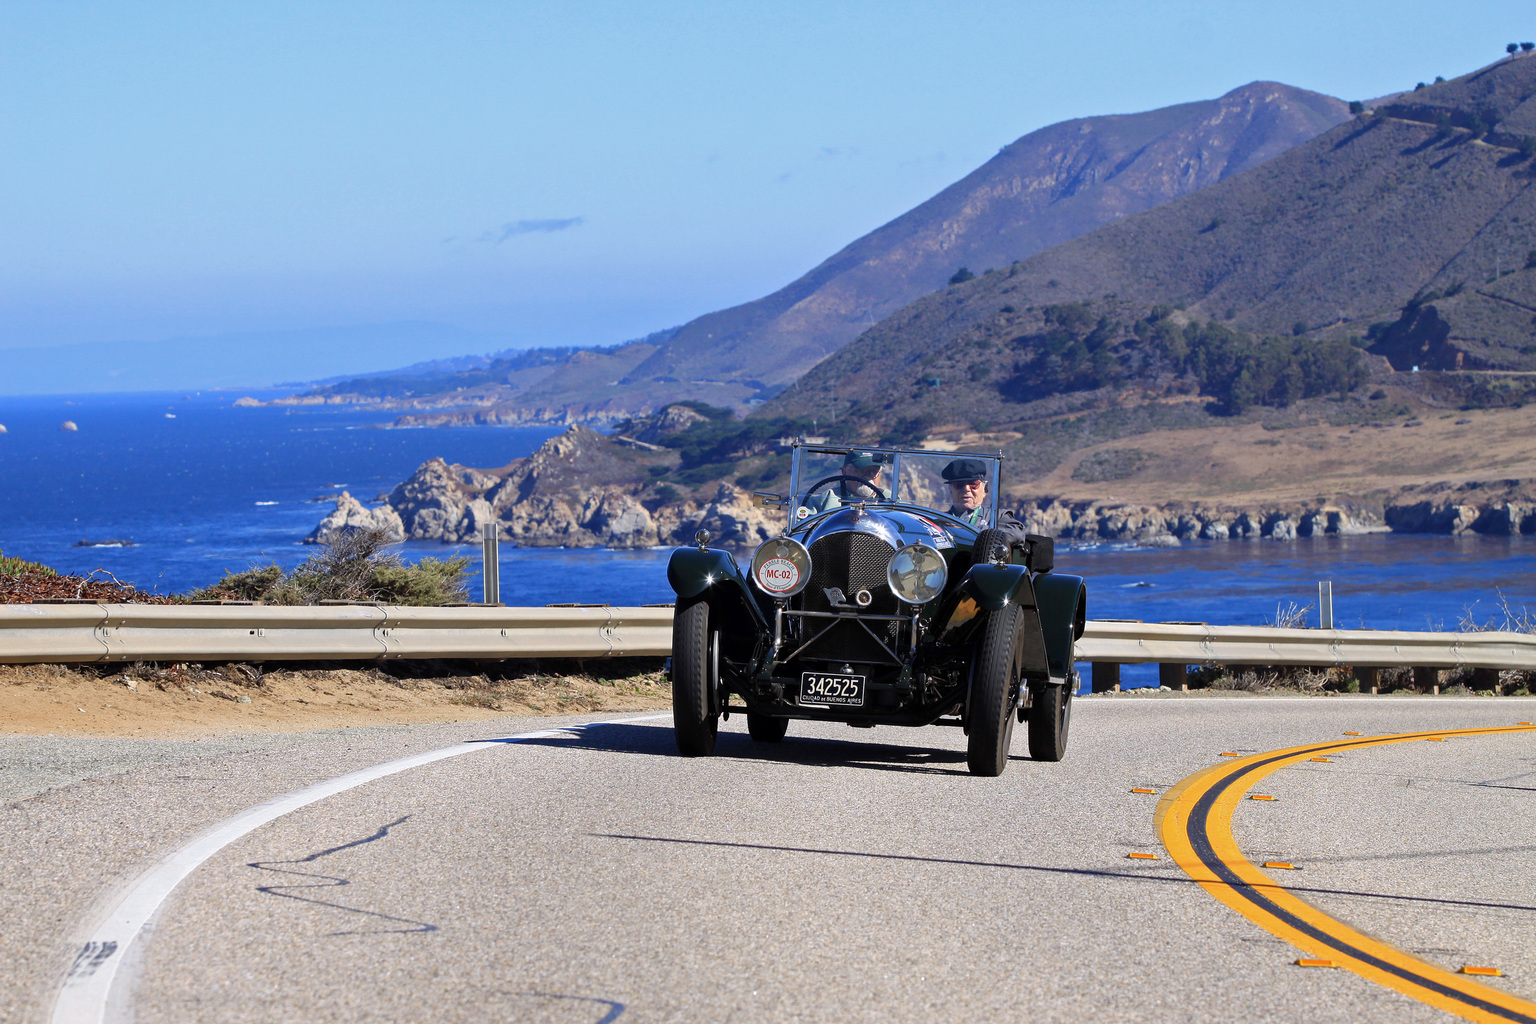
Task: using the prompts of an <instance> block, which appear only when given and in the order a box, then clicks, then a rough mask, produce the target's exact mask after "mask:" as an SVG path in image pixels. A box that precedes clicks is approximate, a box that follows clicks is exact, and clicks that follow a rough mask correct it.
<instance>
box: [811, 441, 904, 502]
mask: <svg viewBox="0 0 1536 1024" xmlns="http://www.w3.org/2000/svg"><path fill="white" fill-rule="evenodd" d="M888 457H889V456H887V455H886V454H885V453H884V452H861V451H852V452H849V453H848V454H847V455H844V456H843V470H842V475H843V476H851V477H858V478H859V479H860V480H864V481H867V482H868V483H869V484H870V486H869V487H864V486H862V485H860V484H856V483H854V482H853V481H851V480H839V481H838V482H837V483H835V484H829V485H828V486H827V487H826V488H825V489H823V490H820V491H817V492H816V493H815V494H812V495H810V496H809V497H808V498H806V499H805V500H804V501H802V502H801V503H800V504H801V507H802V508H808V509H810V510H811V514H812V515H814V514H816V513H817V512H825V511H827V510H828V509H832V508H837V507H838V506H840V505H842V504H843V502H845V501H848V500H850V499H852V500H854V501H878V500H880V499H879V494H880V493H882V492H883V491H884V490H885V489H884V488H883V487H881V488H880V491H879V492H877V491H875V490H872V489H871V488H874V487H880V474H881V473H882V472H884V471H885V460H886V459H887V458H888ZM812 483H815V481H812Z"/></svg>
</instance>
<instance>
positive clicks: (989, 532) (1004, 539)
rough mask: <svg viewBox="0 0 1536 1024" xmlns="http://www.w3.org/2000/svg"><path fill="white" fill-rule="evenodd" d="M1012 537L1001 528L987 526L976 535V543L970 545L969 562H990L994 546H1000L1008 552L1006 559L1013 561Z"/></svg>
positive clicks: (974, 563) (982, 563) (981, 563)
mask: <svg viewBox="0 0 1536 1024" xmlns="http://www.w3.org/2000/svg"><path fill="white" fill-rule="evenodd" d="M1012 540H1013V539H1012V538H1011V537H1010V536H1009V535H1008V534H1007V532H1005V531H1003V530H998V529H995V528H991V527H989V528H987V529H985V530H982V531H981V532H980V533H979V534H977V535H976V543H975V544H972V545H971V564H972V565H988V564H990V563H991V562H992V551H993V549H994V548H1002V549H1003V550H1005V551H1007V552H1008V561H1010V562H1012V561H1013V543H1012Z"/></svg>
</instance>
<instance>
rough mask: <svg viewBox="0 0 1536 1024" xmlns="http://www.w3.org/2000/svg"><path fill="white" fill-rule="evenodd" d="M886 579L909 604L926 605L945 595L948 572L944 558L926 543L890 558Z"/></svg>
mask: <svg viewBox="0 0 1536 1024" xmlns="http://www.w3.org/2000/svg"><path fill="white" fill-rule="evenodd" d="M885 578H886V580H887V581H888V582H889V583H890V585H891V590H892V591H894V592H895V594H896V596H897V597H899V598H901V599H902V600H903V601H905V602H907V603H908V604H927V603H928V602H929V601H932V600H933V599H934V598H936V597H938V596H939V595H940V594H942V593H943V592H944V581H945V580H946V579H948V578H949V569H948V567H946V566H945V564H944V556H943V555H941V554H939V553H938V552H937V551H935V550H934V549H933V548H931V547H929V546H928V545H927V544H908V545H907V546H906V547H904V548H901V549H900V550H899V551H897V552H896V553H895V554H894V555H892V556H891V564H890V565H888V566H886V568H885Z"/></svg>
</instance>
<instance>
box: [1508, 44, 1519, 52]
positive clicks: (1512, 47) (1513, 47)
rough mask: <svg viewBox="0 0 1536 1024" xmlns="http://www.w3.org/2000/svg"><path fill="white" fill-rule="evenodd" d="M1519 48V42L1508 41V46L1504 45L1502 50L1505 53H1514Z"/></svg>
mask: <svg viewBox="0 0 1536 1024" xmlns="http://www.w3.org/2000/svg"><path fill="white" fill-rule="evenodd" d="M1519 49H1520V44H1519V43H1510V44H1509V45H1508V46H1506V47H1504V52H1505V53H1516V52H1518V51H1519Z"/></svg>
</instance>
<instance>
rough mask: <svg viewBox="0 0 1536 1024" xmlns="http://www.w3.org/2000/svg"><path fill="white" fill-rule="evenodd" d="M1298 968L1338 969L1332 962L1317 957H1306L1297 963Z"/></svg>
mask: <svg viewBox="0 0 1536 1024" xmlns="http://www.w3.org/2000/svg"><path fill="white" fill-rule="evenodd" d="M1296 966H1297V967H1337V966H1339V965H1338V964H1336V963H1334V962H1333V961H1332V960H1322V959H1319V958H1317V957H1311V956H1304V957H1302V958H1301V959H1300V960H1297V961H1296Z"/></svg>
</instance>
